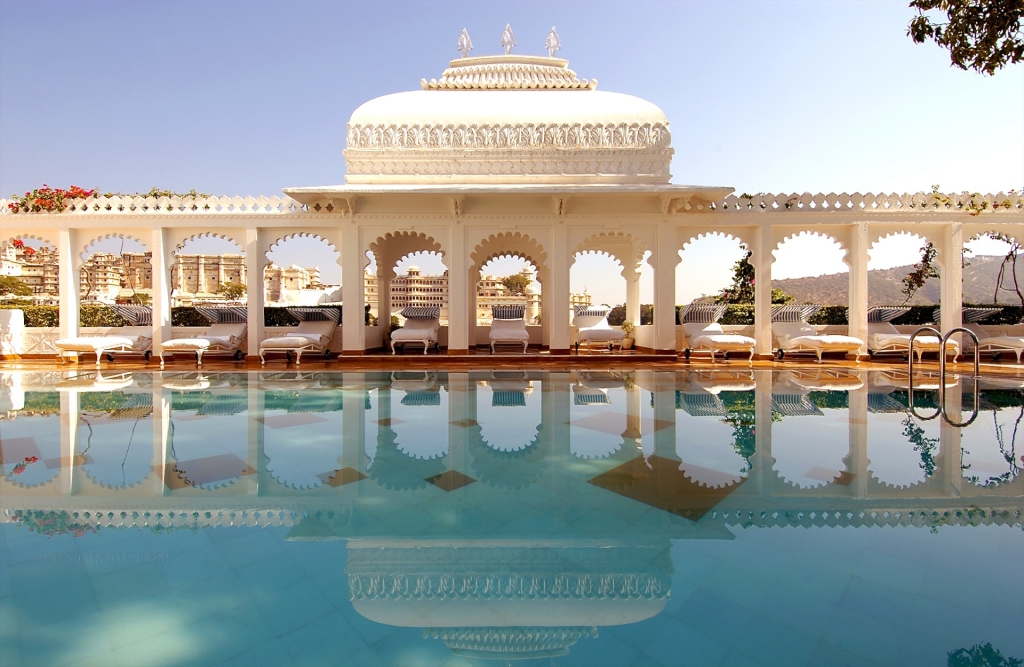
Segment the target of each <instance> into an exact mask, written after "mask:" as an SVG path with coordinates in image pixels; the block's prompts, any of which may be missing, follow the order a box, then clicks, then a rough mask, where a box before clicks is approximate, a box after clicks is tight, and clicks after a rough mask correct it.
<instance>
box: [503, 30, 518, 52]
mask: <svg viewBox="0 0 1024 667" xmlns="http://www.w3.org/2000/svg"><path fill="white" fill-rule="evenodd" d="M515 45H516V36H515V35H513V34H512V26H511V25H510V24H508V23H506V24H505V29H504V30H503V31H502V32H501V46H502V48H504V49H505V55H506V56H508V55H512V47H513V46H515Z"/></svg>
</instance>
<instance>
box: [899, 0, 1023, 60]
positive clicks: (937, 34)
mask: <svg viewBox="0 0 1024 667" xmlns="http://www.w3.org/2000/svg"><path fill="white" fill-rule="evenodd" d="M910 6H911V8H913V9H916V10H917V16H915V17H914V18H913V19H912V20H911V21H910V24H909V25H908V26H907V35H909V36H910V38H911V39H913V40H914V41H915V42H916V43H918V44H923V43H924V42H926V41H932V42H935V43H936V44H938V45H939V46H941V47H942V48H944V49H947V50H948V51H949V58H950V62H951V64H952V65H953V66H954V67H959V68H960V69H962V70H967V69H972V70H974V71H975V72H978V73H984V74H989V75H991V74H995V73H996V71H997V70H999V69H1001V68H1002V67H1004V66H1006V65H1008V64H1012V63H1018V62H1021V61H1022V60H1024V35H1022V34H1021V29H1020V24H1021V16H1022V15H1024V3H1022V2H1021V1H1020V0H911V2H910ZM933 10H938V11H939V12H945V14H946V16H945V18H946V22H945V23H939V22H936V21H934V20H932V16H929V15H927V14H926V12H929V11H933Z"/></svg>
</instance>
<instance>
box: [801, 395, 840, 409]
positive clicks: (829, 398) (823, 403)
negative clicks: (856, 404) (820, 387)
mask: <svg viewBox="0 0 1024 667" xmlns="http://www.w3.org/2000/svg"><path fill="white" fill-rule="evenodd" d="M807 400H809V401H810V402H811V403H813V404H814V405H815V406H817V407H819V408H821V409H822V410H846V409H847V408H849V407H850V393H849V392H847V391H812V392H808V394H807Z"/></svg>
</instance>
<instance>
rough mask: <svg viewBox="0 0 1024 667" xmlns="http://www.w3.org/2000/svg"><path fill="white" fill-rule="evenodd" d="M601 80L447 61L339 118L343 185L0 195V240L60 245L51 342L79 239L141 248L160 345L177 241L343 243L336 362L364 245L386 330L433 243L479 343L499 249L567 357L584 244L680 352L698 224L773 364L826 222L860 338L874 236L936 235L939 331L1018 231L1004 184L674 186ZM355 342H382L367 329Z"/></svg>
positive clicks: (360, 295)
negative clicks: (28, 205) (740, 189)
mask: <svg viewBox="0 0 1024 667" xmlns="http://www.w3.org/2000/svg"><path fill="white" fill-rule="evenodd" d="M596 85H597V82H596V80H591V81H587V80H586V79H583V80H581V79H579V78H577V76H576V74H575V73H574V72H573V71H572V70H570V69H569V68H568V63H567V61H565V60H561V59H558V58H554V57H535V56H517V55H505V56H486V57H466V58H459V59H457V60H454V61H452V62H451V64H450V67H449V68H448V69H447V70H446V71H445V72H444V74H443V76H442V77H441V78H440V79H439V80H434V79H431V80H430V81H426V80H424V81H423V82H421V89H420V90H415V91H410V92H404V93H397V94H393V95H385V96H383V97H380V98H377V99H374V100H371V101H369V102H367V103H366V104H363V105H362V106H360V107H359V108H358V109H356V110H355V111H354V112H353V114H352V116H351V118H350V121H349V124H348V136H347V148H346V149H345V152H344V155H345V161H346V167H347V177H346V183H345V184H342V185H333V186H324V187H296V188H286V189H285V190H284V192H285V195H286V196H283V197H270V198H266V197H259V198H253V197H246V198H242V197H211V198H200V199H198V200H192V199H190V198H186V199H178V198H160V199H143V198H132V197H123V198H116V197H115V198H111V199H106V198H98V199H89V200H82V201H75V202H73V203H72V206H71V207H70V208H69V209H68V210H67V211H65V212H62V213H43V214H37V213H20V214H11V213H9V212H8V210H7V207H6V206H3V207H2V208H0V210H2V211H3V217H2V220H3V229H4V237H5V238H10V239H14V238H37V239H43V240H46V241H48V242H50V243H52V244H53V245H54V246H55V247H56V248H57V251H58V254H59V260H60V261H59V273H60V275H59V282H60V286H61V295H62V298H61V302H60V303H61V335H62V336H71V335H74V334H75V333H77V322H78V317H77V310H78V304H79V299H78V295H79V294H80V284H79V281H80V278H79V270H80V269H81V268H82V263H83V262H82V258H81V255H82V252H83V251H84V249H85V248H87V247H88V246H89V245H90V244H91V243H93V242H94V241H95V240H96V239H99V238H105V237H109V236H128V237H131V238H134V239H136V240H138V241H140V242H141V243H143V244H144V245H146V246H147V249H148V250H149V251H150V252H152V284H153V305H154V344H155V345H157V346H158V345H159V343H160V342H161V341H162V340H166V339H169V338H170V337H171V336H170V305H171V298H170V295H171V279H170V268H171V266H172V264H173V262H174V260H173V256H172V253H173V252H174V251H175V250H177V249H178V248H180V247H181V246H182V245H183V244H184V243H185V241H187V240H190V239H193V238H196V237H198V236H203V235H210V234H212V235H215V236H218V237H223V238H227V239H230V240H233V241H235V242H237V243H238V244H239V245H240V246H241V247H242V248H243V250H244V253H245V268H246V274H247V275H249V276H252V275H262V274H263V271H264V269H265V268H266V267H267V266H268V264H269V260H268V259H267V252H268V251H270V250H271V249H272V248H273V247H274V246H275V245H276V244H278V243H279V242H280V241H282V240H284V239H286V238H289V237H292V236H297V235H306V236H316V237H319V238H321V239H323V240H325V241H326V242H327V243H328V244H329V245H330V246H331V247H332V248H334V249H335V250H337V251H338V252H339V253H340V257H339V264H340V266H341V271H342V283H343V286H342V289H341V293H342V301H343V302H344V307H343V313H344V317H343V325H342V338H343V346H342V347H343V353H344V354H347V355H359V354H363V353H364V352H365V350H366V349H367V340H368V332H367V328H366V327H364V326H363V321H364V305H365V303H366V299H367V297H366V293H367V291H366V285H365V281H364V272H365V269H366V267H367V266H368V265H369V261H370V260H369V258H368V253H371V254H372V255H373V257H374V258H375V261H376V265H377V267H378V275H379V276H382V277H383V278H382V281H381V282H382V284H380V285H378V286H377V289H376V291H375V292H374V293H372V294H375V295H376V300H377V303H376V304H373V305H374V306H375V309H374V310H375V311H376V312H377V314H378V317H379V322H381V323H384V324H386V323H387V322H388V321H389V319H390V318H389V316H390V314H391V313H392V311H393V308H394V304H393V303H392V302H391V300H390V299H388V298H387V297H386V296H385V295H388V294H390V289H389V288H390V285H389V284H388V283H389V281H388V279H387V277H388V276H392V275H394V272H393V268H394V267H395V266H396V265H397V264H398V262H399V261H401V260H402V259H404V258H406V257H408V256H409V255H411V254H413V253H417V252H423V251H427V252H436V253H440V254H441V255H442V257H443V261H444V263H445V265H446V266H447V267H448V292H447V294H446V296H447V299H448V325H447V343H448V353H449V354H460V353H466V352H468V351H469V349H470V348H471V347H474V346H475V341H477V340H478V337H477V332H476V329H477V313H478V296H477V292H478V290H477V289H476V285H477V283H478V281H479V280H480V277H481V268H482V267H484V266H485V265H486V264H487V263H488V262H489V261H490V260H491V259H493V258H495V257H501V256H518V257H521V258H523V259H526V260H528V261H529V262H530V263H531V264H532V265H533V266H535V267H537V280H538V282H539V283H540V284H541V286H542V289H541V293H540V295H539V299H540V310H541V312H543V314H544V315H543V317H542V322H541V325H540V329H541V334H540V339H541V343H542V346H543V347H544V348H546V349H548V350H550V352H551V353H552V354H569V351H570V344H571V339H572V331H571V318H570V306H571V296H570V289H569V271H570V268H571V266H572V264H573V262H574V260H575V257H576V255H577V253H581V252H586V251H596V252H599V253H604V254H607V255H609V256H610V257H612V258H613V259H615V260H617V261H618V262H619V263H620V264H621V266H622V274H623V276H624V278H625V280H626V311H627V312H626V317H627V319H629V320H632V321H633V322H639V321H640V298H639V295H640V280H639V279H640V274H639V266H640V264H641V262H642V261H643V260H644V257H645V254H646V253H648V252H649V253H650V254H649V256H648V258H647V262H648V263H649V264H650V265H651V266H652V267H653V283H654V299H653V306H654V323H653V324H651V325H645V326H642V327H639V328H638V330H637V332H636V334H635V335H636V339H637V345H638V346H641V347H644V348H648V349H649V350H652V351H654V352H656V353H666V354H675V352H676V345H677V344H676V321H675V306H676V294H675V284H676V267H677V265H678V264H679V262H680V251H681V250H682V249H683V248H684V246H686V245H687V244H688V243H690V242H692V241H693V240H695V239H697V238H699V237H701V236H704V235H708V234H722V235H726V236H730V237H733V238H736V239H738V240H739V241H741V242H742V243H743V244H745V245H746V246H747V248H749V249H750V250H751V251H752V256H751V263H752V264H753V265H754V266H755V268H756V282H755V288H756V295H755V320H756V323H755V327H754V337H755V338H756V340H757V348H756V352H757V354H758V355H759V356H761V357H763V358H767V357H768V356H769V355H770V354H771V346H772V339H771V329H770V310H771V266H772V262H773V261H774V256H773V254H772V251H773V250H775V249H776V248H777V247H778V246H779V244H781V243H782V242H783V241H785V240H786V239H788V238H790V237H792V236H794V235H796V234H799V233H801V232H815V233H819V234H822V235H824V236H827V237H829V238H831V239H834V240H835V241H837V242H838V243H839V244H840V245H841V246H842V247H843V249H844V250H845V251H846V255H845V259H844V261H845V262H846V263H847V264H848V265H849V269H850V272H849V281H850V289H849V293H850V311H849V321H850V326H849V332H850V334H851V335H853V336H857V337H859V338H861V339H862V340H866V339H867V310H868V308H867V303H868V302H867V263H868V250H869V248H870V247H871V246H872V245H873V244H874V243H875V242H877V241H878V240H879V239H881V238H884V237H886V236H888V235H890V234H893V233H898V232H910V233H913V234H917V235H919V236H921V237H924V238H926V239H927V240H928V241H930V242H932V243H933V244H934V246H935V248H936V249H937V250H938V253H939V255H938V262H939V263H940V264H941V266H942V271H941V275H942V278H941V281H942V287H941V301H942V304H943V306H944V307H943V308H942V322H941V328H942V329H943V331H947V330H949V329H952V328H954V327H956V326H959V324H960V318H961V311H960V308H959V306H960V304H961V302H962V298H961V297H962V288H961V251H962V249H963V247H964V243H965V242H966V241H968V240H970V239H971V238H973V237H975V236H977V235H981V234H985V233H990V232H997V233H1003V234H1007V235H1009V236H1012V237H1015V238H1017V239H1020V238H1021V234H1022V231H1024V202H1022V201H1021V198H1020V197H1019V196H1018V195H1015V194H1011V195H1003V194H999V195H985V196H978V197H966V196H957V195H950V196H948V197H945V198H939V197H935V196H934V195H932V194H931V193H918V194H912V195H911V194H906V195H886V194H839V195H837V194H809V193H804V194H775V195H762V196H758V197H754V198H752V199H746V198H739V197H736V196H733V195H732V188H730V187H726V186H721V187H719V186H688V185H676V184H672V183H671V182H670V176H671V174H670V167H671V164H672V159H673V154H674V149H673V148H672V136H671V133H670V127H669V121H668V119H667V118H666V117H665V115H664V114H663V113H662V111H661V110H660V109H659V108H658V107H657V106H655V105H654V104H652V103H650V102H647V101H645V100H642V99H639V98H636V97H632V96H630V95H624V94H619V93H612V92H605V91H601V90H597V89H596ZM684 136H685V135H684ZM982 208H985V209H987V210H984V211H980V209H982ZM247 286H248V300H247V307H248V308H249V309H250V316H249V336H248V343H247V344H248V353H249V355H252V356H254V357H255V355H257V353H258V348H259V342H260V341H261V340H262V339H263V337H264V335H263V318H262V317H261V316H260V315H259V313H261V311H262V308H263V305H264V300H265V294H264V292H263V289H262V286H261V285H259V284H258V281H249V282H248V283H247ZM371 298H372V297H371ZM947 304H950V305H952V306H953V307H945V306H946V305H947ZM353 325H355V326H353ZM369 340H373V341H374V344H376V341H379V340H380V337H379V336H378V335H372V336H370V338H369ZM861 352H862V353H866V350H862V351H861Z"/></svg>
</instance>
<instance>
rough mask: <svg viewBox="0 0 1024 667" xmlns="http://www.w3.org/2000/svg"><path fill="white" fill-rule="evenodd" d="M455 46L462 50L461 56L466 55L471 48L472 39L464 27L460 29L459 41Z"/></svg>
mask: <svg viewBox="0 0 1024 667" xmlns="http://www.w3.org/2000/svg"><path fill="white" fill-rule="evenodd" d="M455 48H457V49H458V50H459V51H461V52H462V57H463V58H466V57H468V56H469V52H470V51H472V50H473V40H471V39H470V38H469V32H467V31H466V29H465V28H463V29H462V34H461V35H459V41H458V43H457V44H456V45H455Z"/></svg>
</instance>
